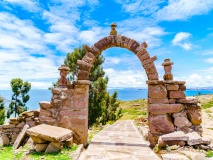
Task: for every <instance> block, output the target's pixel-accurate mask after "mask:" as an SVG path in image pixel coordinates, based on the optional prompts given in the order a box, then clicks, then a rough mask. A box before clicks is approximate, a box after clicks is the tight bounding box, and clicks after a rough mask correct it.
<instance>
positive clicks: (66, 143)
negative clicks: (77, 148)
mask: <svg viewBox="0 0 213 160" xmlns="http://www.w3.org/2000/svg"><path fill="white" fill-rule="evenodd" d="M65 145H66V146H67V147H72V146H73V137H71V138H70V139H67V140H66V141H65Z"/></svg>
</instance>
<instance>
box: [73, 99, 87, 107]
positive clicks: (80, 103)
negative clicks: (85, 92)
mask: <svg viewBox="0 0 213 160" xmlns="http://www.w3.org/2000/svg"><path fill="white" fill-rule="evenodd" d="M86 102H87V100H82V99H81V100H74V101H73V107H74V108H76V109H80V108H85V107H86Z"/></svg>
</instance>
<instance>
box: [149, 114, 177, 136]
mask: <svg viewBox="0 0 213 160" xmlns="http://www.w3.org/2000/svg"><path fill="white" fill-rule="evenodd" d="M148 122H149V129H150V131H151V133H152V134H166V133H171V132H174V130H175V128H174V125H173V122H172V118H171V116H170V115H168V114H164V115H151V114H150V115H149V117H148Z"/></svg>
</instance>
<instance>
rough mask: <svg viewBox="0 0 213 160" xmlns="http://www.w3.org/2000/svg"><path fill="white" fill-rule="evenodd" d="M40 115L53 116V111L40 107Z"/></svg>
mask: <svg viewBox="0 0 213 160" xmlns="http://www.w3.org/2000/svg"><path fill="white" fill-rule="evenodd" d="M40 116H44V117H52V112H51V111H49V110H46V109H43V108H41V109H40Z"/></svg>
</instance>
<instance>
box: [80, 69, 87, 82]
mask: <svg viewBox="0 0 213 160" xmlns="http://www.w3.org/2000/svg"><path fill="white" fill-rule="evenodd" d="M88 79H89V72H88V71H84V70H79V71H78V80H88Z"/></svg>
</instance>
